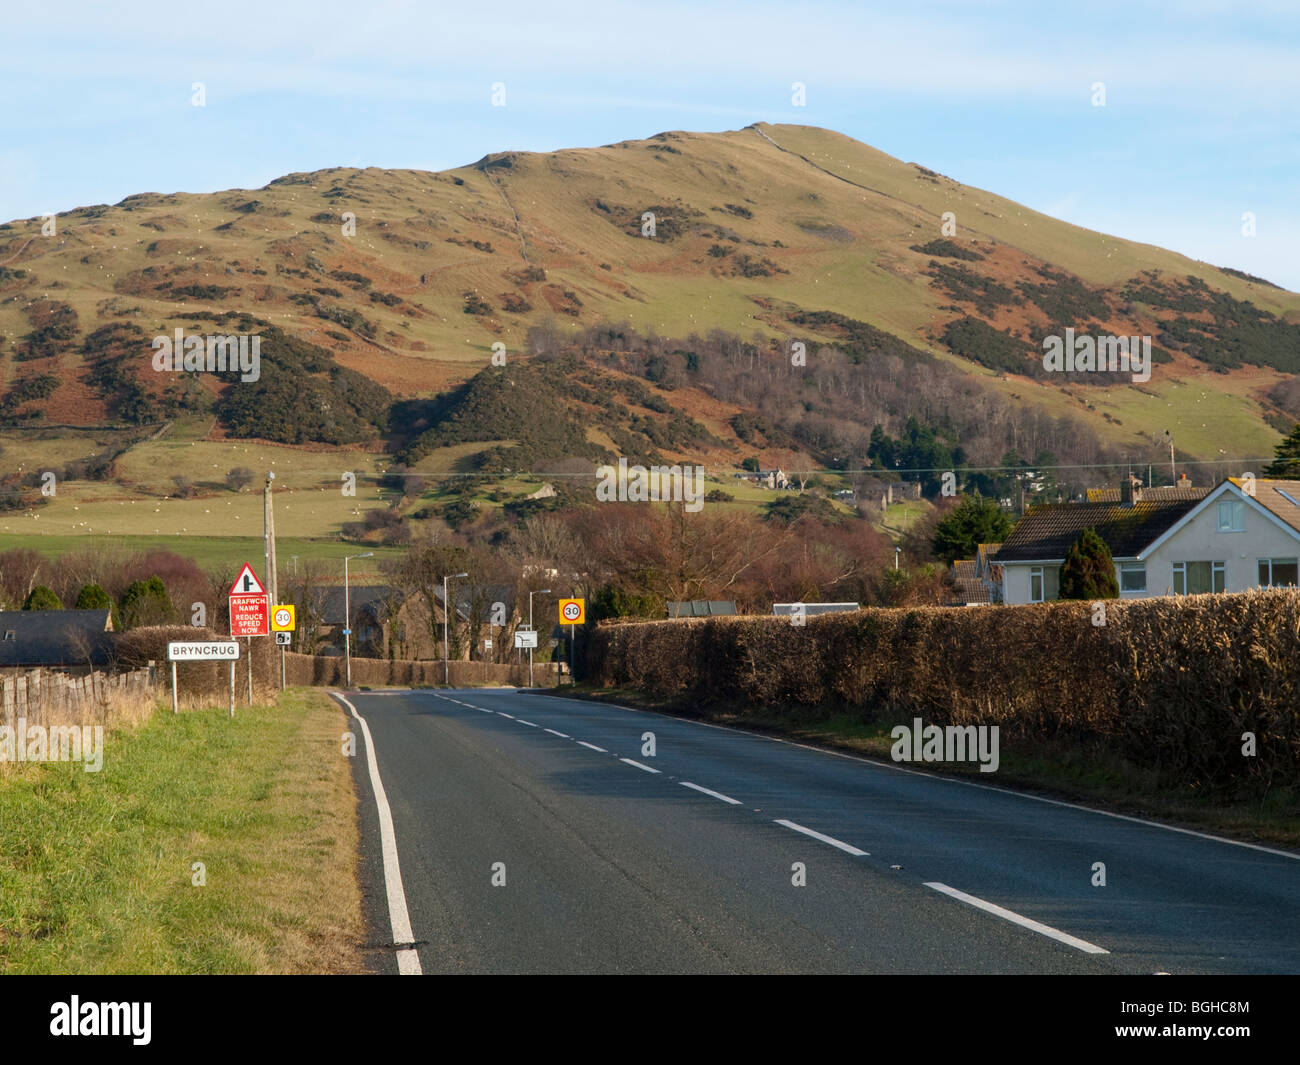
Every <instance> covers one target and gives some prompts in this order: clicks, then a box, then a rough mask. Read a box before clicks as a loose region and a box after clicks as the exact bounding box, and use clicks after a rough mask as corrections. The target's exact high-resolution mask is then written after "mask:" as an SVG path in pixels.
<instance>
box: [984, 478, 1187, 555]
mask: <svg viewBox="0 0 1300 1065" xmlns="http://www.w3.org/2000/svg"><path fill="white" fill-rule="evenodd" d="M1193 491H1195V492H1198V493H1199V494H1198V495H1196V496H1195V497H1194V498H1189V499H1167V500H1159V499H1145V498H1143V499H1141V500H1140V501H1139V502H1137V503H1134V504H1133V505H1132V506H1127V507H1126V506H1124V505H1123V504H1122V503H1119V502H1113V503H1109V502H1097V503H1056V504H1052V503H1048V504H1044V505H1041V506H1037V507H1030V508H1029V510H1027V511H1026V512H1025V516H1024V517H1023V518H1021V519H1020V521H1018V522H1017V523H1016V527H1015V528H1014V529H1012V530H1011V533H1010V534H1009V535H1008V536H1007V538H1006V539H1005V540H1003V541H1002V546H1001V547H1000V548H998V554H997V561H998V562H999V563H1006V562H1048V561H1056V560H1059V559H1063V558H1065V554H1066V552H1067V551H1069V549H1070V547H1071V546H1072V545H1073V544H1074V542H1075V541H1076V540H1077V539H1078V538H1079V534H1080V533H1082V532H1083V531H1084V530H1085V529H1094V530H1096V533H1097V535H1098V536H1100V537H1101V538H1102V540H1104V541H1105V543H1106V546H1107V547H1109V548H1110V553H1111V555H1112V556H1114V557H1115V558H1134V557H1136V556H1137V555H1138V554H1139V553H1140V552H1141V551H1142V549H1143V548H1144V547H1146V546H1147V545H1148V544H1150V543H1151V542H1152V541H1153V540H1155V539H1156V538H1157V537H1159V536H1160V535H1161V534H1163V533H1164V532H1166V531H1167V530H1168V529H1170V528H1172V527H1173V525H1174V524H1175V523H1177V522H1178V520H1179V519H1180V518H1182V517H1183V516H1184V515H1185V514H1187V513H1188V512H1189V511H1191V510H1193V509H1194V508H1195V507H1196V505H1197V504H1198V503H1199V502H1200V501H1201V500H1202V499H1203V498H1204V497H1205V496H1206V494H1207V493H1208V492H1209V489H1208V488H1200V489H1193Z"/></svg>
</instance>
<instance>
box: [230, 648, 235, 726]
mask: <svg viewBox="0 0 1300 1065" xmlns="http://www.w3.org/2000/svg"><path fill="white" fill-rule="evenodd" d="M230 716H231V717H234V716H235V660H234V659H233V658H232V659H231V660H230Z"/></svg>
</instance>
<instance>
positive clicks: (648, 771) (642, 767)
mask: <svg viewBox="0 0 1300 1065" xmlns="http://www.w3.org/2000/svg"><path fill="white" fill-rule="evenodd" d="M619 761H620V762H626V763H627V764H628V765H634V766H636V767H637V768H638V769H644V770H645V771H646V772H647V773H658V772H659V770H657V769H654V768H652V767H650V766H648V765H642V764H641V763H640V762H634V761H633V760H632V759H631V758H620V759H619Z"/></svg>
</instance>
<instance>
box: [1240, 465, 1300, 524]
mask: <svg viewBox="0 0 1300 1065" xmlns="http://www.w3.org/2000/svg"><path fill="white" fill-rule="evenodd" d="M1228 480H1230V481H1231V482H1232V483H1233V484H1235V485H1236V486H1237V487H1238V488H1242V489H1243V491H1244V486H1243V481H1242V479H1241V478H1240V477H1229V478H1228ZM1288 497H1289V498H1288ZM1255 502H1256V503H1258V504H1259V505H1260V506H1262V507H1263V508H1264V509H1265V510H1267V511H1268V512H1269V513H1270V514H1272V515H1273V516H1274V517H1275V518H1280V519H1282V521H1284V522H1286V523H1287V524H1288V525H1289V526H1291V528H1293V529H1295V530H1296V532H1300V481H1283V480H1273V479H1270V478H1265V477H1257V478H1256V479H1255Z"/></svg>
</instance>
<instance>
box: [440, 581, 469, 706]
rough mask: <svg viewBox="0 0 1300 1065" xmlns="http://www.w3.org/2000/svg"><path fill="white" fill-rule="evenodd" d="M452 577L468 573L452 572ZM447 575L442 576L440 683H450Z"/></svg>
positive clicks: (449, 606) (449, 605)
mask: <svg viewBox="0 0 1300 1065" xmlns="http://www.w3.org/2000/svg"><path fill="white" fill-rule="evenodd" d="M451 576H452V577H468V576H469V574H468V573H453V574H451ZM447 579H448V578H447V577H443V578H442V683H443V684H450V683H451V673H450V667H449V666H448V665H447V622H448V619H449V616H450V614H451V600H449V599H448V598H447Z"/></svg>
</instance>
